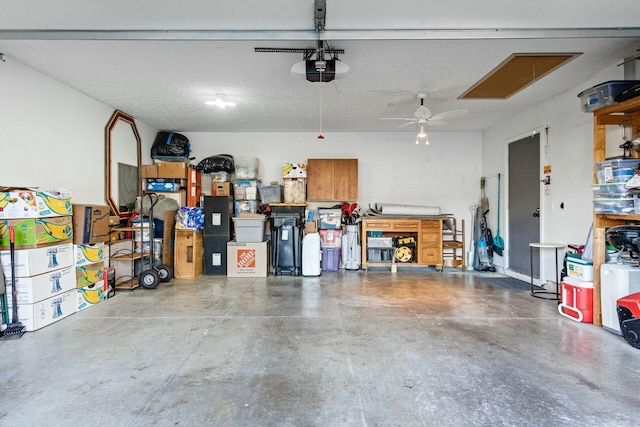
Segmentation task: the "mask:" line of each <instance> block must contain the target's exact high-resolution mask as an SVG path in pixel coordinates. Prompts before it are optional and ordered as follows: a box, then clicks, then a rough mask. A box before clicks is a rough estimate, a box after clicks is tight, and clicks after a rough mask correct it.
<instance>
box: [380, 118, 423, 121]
mask: <svg viewBox="0 0 640 427" xmlns="http://www.w3.org/2000/svg"><path fill="white" fill-rule="evenodd" d="M378 120H410V121H415V119H414V118H413V117H411V118H409V117H380V118H379V119H378Z"/></svg>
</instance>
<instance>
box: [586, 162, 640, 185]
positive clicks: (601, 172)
mask: <svg viewBox="0 0 640 427" xmlns="http://www.w3.org/2000/svg"><path fill="white" fill-rule="evenodd" d="M638 165H640V159H613V160H605V161H602V162H596V171H597V174H596V176H597V180H598V184H611V183H624V182H627V181H628V180H629V179H630V178H631V177H632V176H633V174H634V173H635V172H636V171H637V170H638Z"/></svg>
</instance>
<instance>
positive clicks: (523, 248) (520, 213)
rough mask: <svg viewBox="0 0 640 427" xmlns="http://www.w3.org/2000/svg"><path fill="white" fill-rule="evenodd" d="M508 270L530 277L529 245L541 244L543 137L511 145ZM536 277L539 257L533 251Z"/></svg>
mask: <svg viewBox="0 0 640 427" xmlns="http://www.w3.org/2000/svg"><path fill="white" fill-rule="evenodd" d="M508 193H509V206H508V208H509V224H508V229H509V239H508V242H507V243H508V246H507V247H508V248H509V269H511V270H513V271H515V272H518V273H521V274H525V275H527V276H528V275H530V274H531V267H530V258H529V243H534V242H539V241H540V134H535V135H533V136H530V137H526V138H523V139H520V140H518V141H514V142H512V143H510V144H509V189H508ZM533 276H534V277H540V254H539V253H538V251H537V250H534V251H533Z"/></svg>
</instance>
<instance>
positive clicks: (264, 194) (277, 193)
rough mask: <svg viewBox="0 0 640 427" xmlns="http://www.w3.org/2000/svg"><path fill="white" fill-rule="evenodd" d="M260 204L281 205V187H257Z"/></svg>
mask: <svg viewBox="0 0 640 427" xmlns="http://www.w3.org/2000/svg"><path fill="white" fill-rule="evenodd" d="M258 190H259V191H260V201H261V202H262V204H264V205H267V204H269V203H282V185H269V186H265V187H258Z"/></svg>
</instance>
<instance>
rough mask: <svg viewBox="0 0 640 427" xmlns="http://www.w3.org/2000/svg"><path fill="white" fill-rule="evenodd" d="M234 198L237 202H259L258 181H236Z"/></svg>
mask: <svg viewBox="0 0 640 427" xmlns="http://www.w3.org/2000/svg"><path fill="white" fill-rule="evenodd" d="M233 198H234V199H236V200H258V181H257V180H255V179H234V180H233Z"/></svg>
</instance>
